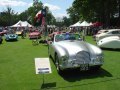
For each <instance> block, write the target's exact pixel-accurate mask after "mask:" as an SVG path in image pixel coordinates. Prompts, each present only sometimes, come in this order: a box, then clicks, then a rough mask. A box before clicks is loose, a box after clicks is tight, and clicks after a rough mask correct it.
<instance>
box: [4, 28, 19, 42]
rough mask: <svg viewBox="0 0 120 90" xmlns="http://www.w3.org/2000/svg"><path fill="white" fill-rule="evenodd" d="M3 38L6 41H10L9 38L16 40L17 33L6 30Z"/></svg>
mask: <svg viewBox="0 0 120 90" xmlns="http://www.w3.org/2000/svg"><path fill="white" fill-rule="evenodd" d="M5 40H6V41H10V40H16V41H17V40H18V35H17V34H14V32H13V31H11V30H10V31H8V33H7V34H5Z"/></svg>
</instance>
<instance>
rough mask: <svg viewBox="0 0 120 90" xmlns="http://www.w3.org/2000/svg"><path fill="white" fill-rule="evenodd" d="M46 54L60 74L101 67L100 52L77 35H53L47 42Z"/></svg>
mask: <svg viewBox="0 0 120 90" xmlns="http://www.w3.org/2000/svg"><path fill="white" fill-rule="evenodd" d="M48 42H50V43H48V54H49V56H50V57H52V58H53V61H54V62H55V65H56V68H57V70H58V72H59V73H60V72H61V71H63V70H66V69H75V68H79V70H81V71H82V70H89V69H90V68H92V67H93V68H96V69H98V68H100V67H101V66H102V65H103V53H102V50H101V49H100V48H99V47H97V46H95V45H92V44H90V43H87V42H85V41H83V40H82V39H81V37H80V35H79V34H73V33H60V34H55V35H54V37H53V39H52V40H51V41H50V40H49V41H48Z"/></svg>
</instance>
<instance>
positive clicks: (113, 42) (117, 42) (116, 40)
mask: <svg viewBox="0 0 120 90" xmlns="http://www.w3.org/2000/svg"><path fill="white" fill-rule="evenodd" d="M97 45H98V46H99V47H101V48H113V49H120V36H110V37H105V38H103V39H101V40H99V41H98V42H97Z"/></svg>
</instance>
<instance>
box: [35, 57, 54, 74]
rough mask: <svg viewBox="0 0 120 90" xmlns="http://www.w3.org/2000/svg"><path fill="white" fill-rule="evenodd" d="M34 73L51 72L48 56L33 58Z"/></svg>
mask: <svg viewBox="0 0 120 90" xmlns="http://www.w3.org/2000/svg"><path fill="white" fill-rule="evenodd" d="M35 70H36V74H48V73H52V71H51V66H50V61H49V58H35Z"/></svg>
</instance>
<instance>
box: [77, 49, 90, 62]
mask: <svg viewBox="0 0 120 90" xmlns="http://www.w3.org/2000/svg"><path fill="white" fill-rule="evenodd" d="M89 62H90V54H89V53H88V52H86V51H80V52H78V53H77V54H76V61H75V63H77V64H88V63H89Z"/></svg>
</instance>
